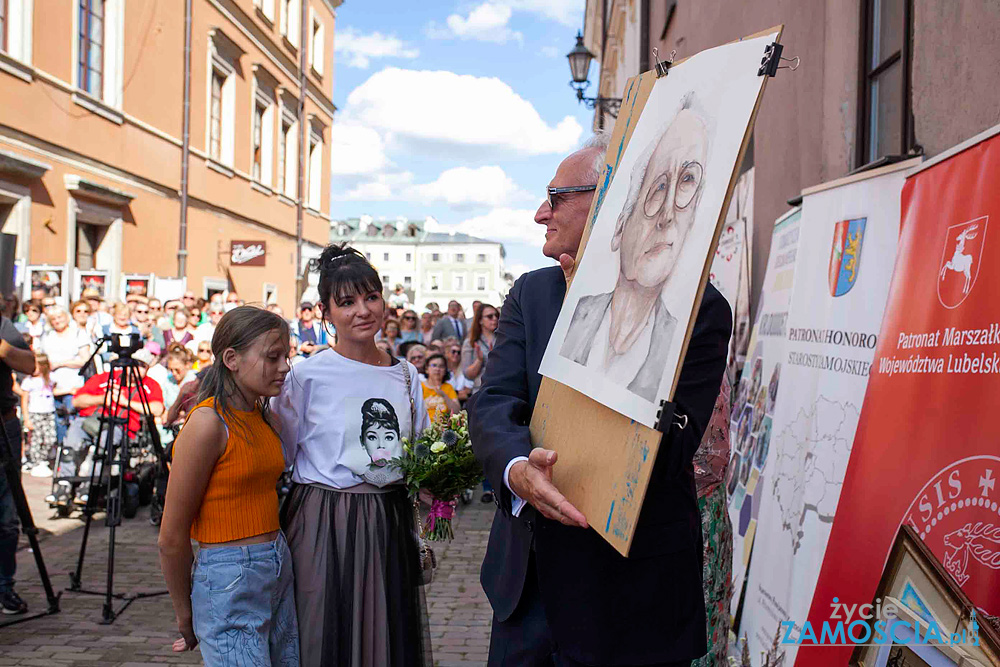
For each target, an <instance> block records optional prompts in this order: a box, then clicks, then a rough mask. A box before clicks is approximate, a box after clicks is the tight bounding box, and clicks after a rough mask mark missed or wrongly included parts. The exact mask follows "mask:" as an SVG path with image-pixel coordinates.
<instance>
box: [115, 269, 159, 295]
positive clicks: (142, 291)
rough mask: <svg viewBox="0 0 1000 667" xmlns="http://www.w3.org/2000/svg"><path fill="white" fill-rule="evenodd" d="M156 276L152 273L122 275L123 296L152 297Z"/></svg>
mask: <svg viewBox="0 0 1000 667" xmlns="http://www.w3.org/2000/svg"><path fill="white" fill-rule="evenodd" d="M155 278H156V276H154V275H153V274H151V273H126V274H125V275H123V276H122V297H123V298H124V299H126V300H128V298H129V297H135V296H143V297H146V298H149V297H151V296H152V295H153V281H154V280H155Z"/></svg>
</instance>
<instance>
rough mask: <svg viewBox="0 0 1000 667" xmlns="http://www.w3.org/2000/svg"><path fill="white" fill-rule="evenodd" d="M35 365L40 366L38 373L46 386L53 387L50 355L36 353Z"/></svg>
mask: <svg viewBox="0 0 1000 667" xmlns="http://www.w3.org/2000/svg"><path fill="white" fill-rule="evenodd" d="M35 365H36V366H38V375H39V376H40V377H41V378H42V381H43V382H44V383H45V386H46V387H49V388H50V389H51V388H52V376H51V373H52V363H51V362H50V361H49V355H47V354H41V353H39V354H36V355H35Z"/></svg>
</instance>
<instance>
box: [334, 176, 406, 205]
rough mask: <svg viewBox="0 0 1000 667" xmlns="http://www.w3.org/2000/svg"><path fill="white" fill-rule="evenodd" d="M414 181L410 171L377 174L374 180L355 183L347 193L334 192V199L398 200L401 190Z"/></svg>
mask: <svg viewBox="0 0 1000 667" xmlns="http://www.w3.org/2000/svg"><path fill="white" fill-rule="evenodd" d="M412 181H413V174H412V173H411V172H408V171H402V172H390V173H384V174H377V175H376V176H375V177H374V178H373V179H371V180H368V181H364V182H361V183H355V184H354V186H353V187H350V188H349V189H348V190H347V191H346V192H344V193H339V192H336V191H334V194H333V198H334V199H337V200H340V201H389V200H391V199H397V198H398V197H397V196H396V193H397V192H399V190H400V188H402V187H405V186H407V185H408V184H409V183H411V182H412Z"/></svg>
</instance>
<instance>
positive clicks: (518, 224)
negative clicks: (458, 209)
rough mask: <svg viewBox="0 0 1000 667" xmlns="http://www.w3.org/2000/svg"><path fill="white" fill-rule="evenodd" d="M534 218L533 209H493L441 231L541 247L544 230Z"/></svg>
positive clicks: (543, 240)
mask: <svg viewBox="0 0 1000 667" xmlns="http://www.w3.org/2000/svg"><path fill="white" fill-rule="evenodd" d="M534 217H535V211H534V210H533V209H527V208H517V209H514V208H495V209H493V210H491V211H489V212H488V213H486V214H485V215H479V216H476V217H474V218H469V219H468V220H464V221H462V222H460V223H458V224H457V225H445V229H443V230H441V231H452V230H454V231H456V232H464V233H466V234H470V235H472V236H479V237H481V238H485V239H490V240H492V241H501V242H512V243H524V244H527V245H530V246H534V247H541V246H542V244H544V243H545V229H544V228H543V227H542V226H541V225H539V224H538V223H536V222H535V220H534Z"/></svg>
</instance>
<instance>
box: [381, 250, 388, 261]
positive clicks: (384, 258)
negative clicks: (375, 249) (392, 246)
mask: <svg viewBox="0 0 1000 667" xmlns="http://www.w3.org/2000/svg"><path fill="white" fill-rule="evenodd" d="M382 261H383V262H388V261H389V253H387V252H384V253H382Z"/></svg>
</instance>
